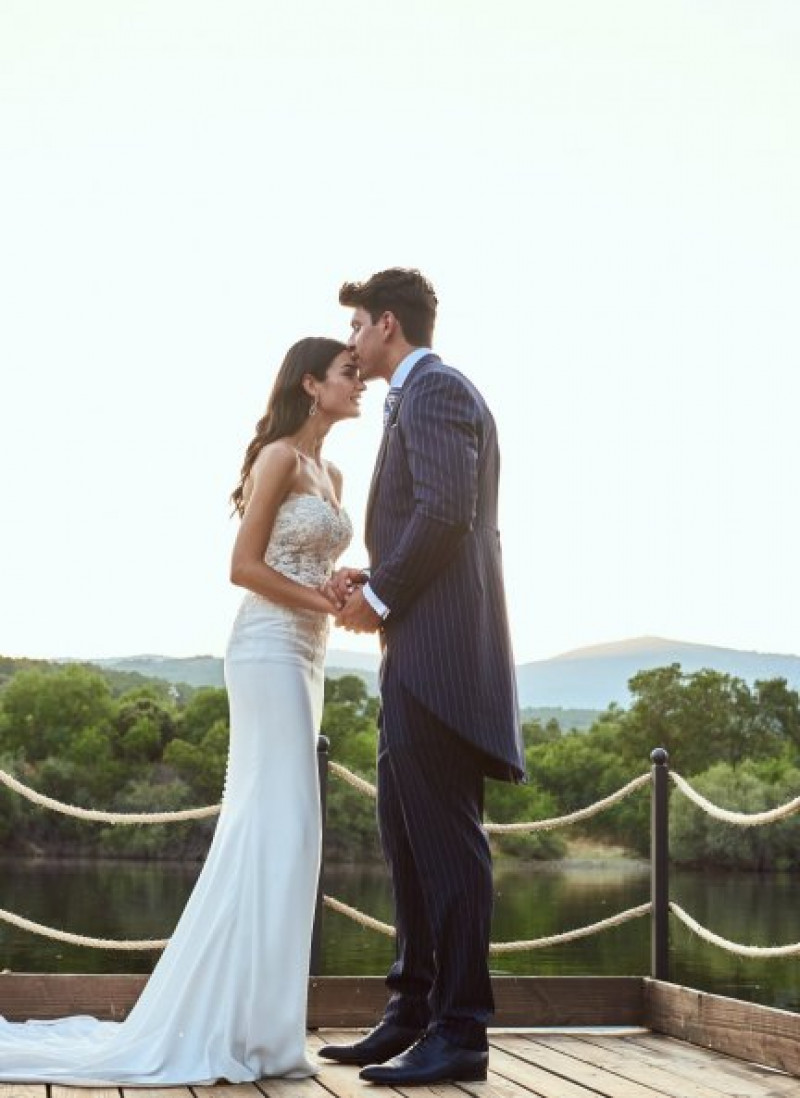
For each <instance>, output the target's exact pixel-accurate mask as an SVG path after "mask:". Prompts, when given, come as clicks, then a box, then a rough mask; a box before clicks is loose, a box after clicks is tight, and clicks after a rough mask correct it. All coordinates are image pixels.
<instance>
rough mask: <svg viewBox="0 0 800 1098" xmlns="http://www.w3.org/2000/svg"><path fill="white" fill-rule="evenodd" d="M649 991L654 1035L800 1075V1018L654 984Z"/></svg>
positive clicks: (648, 1012)
mask: <svg viewBox="0 0 800 1098" xmlns="http://www.w3.org/2000/svg"><path fill="white" fill-rule="evenodd" d="M644 989H645V1019H646V1020H645V1024H646V1025H648V1026H649V1028H650V1029H653V1030H656V1031H657V1032H659V1033H666V1034H669V1036H670V1037H679V1038H680V1039H681V1040H683V1041H689V1042H691V1043H692V1044H695V1045H701V1046H703V1047H705V1048H713V1049H716V1050H717V1051H719V1052H727V1053H730V1055H732V1056H738V1057H739V1058H740V1059H743V1060H752V1061H754V1062H755V1063H757V1064H767V1065H769V1066H770V1067H775V1068H780V1069H781V1070H782V1071H786V1072H788V1073H789V1074H790V1075H800V1014H793V1013H792V1012H791V1011H788V1010H777V1009H776V1008H775V1007H765V1006H760V1005H758V1004H756V1003H743V1002H741V1001H740V1000H738V999H726V998H724V997H723V996H721V995H708V994H706V992H704V991H694V990H693V989H691V988H686V987H680V986H678V985H677V984H668V983H665V982H663V981H661V980H651V979H649V978H645V979H644Z"/></svg>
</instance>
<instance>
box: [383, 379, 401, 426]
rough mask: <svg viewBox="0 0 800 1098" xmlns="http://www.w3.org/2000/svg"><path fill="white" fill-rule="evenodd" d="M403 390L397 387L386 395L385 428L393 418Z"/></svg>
mask: <svg viewBox="0 0 800 1098" xmlns="http://www.w3.org/2000/svg"><path fill="white" fill-rule="evenodd" d="M402 391H403V390H402V389H401V388H400V387H399V386H397V385H395V386H392V388H391V389H390V390H389V392H388V393H387V394H386V400H385V401H384V402H383V426H384V427H388V426H389V423H390V421H391V418H392V412H393V411H394V409H395V407H396V405H397V403H398V401H399V400H400V394H401V392H402Z"/></svg>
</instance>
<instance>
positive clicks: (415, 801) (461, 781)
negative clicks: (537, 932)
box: [378, 652, 494, 1049]
mask: <svg viewBox="0 0 800 1098" xmlns="http://www.w3.org/2000/svg"><path fill="white" fill-rule="evenodd" d="M483 783H484V777H483V769H482V767H481V764H480V760H479V757H478V753H477V751H476V749H475V748H474V747H472V745H470V744H469V743H467V742H466V741H464V740H463V739H461V738H460V737H459V736H457V735H456V733H455V732H453V731H452V730H451V729H450V728H448V727H447V725H445V724H444V723H443V722H442V721H441V720H439V718H438V717H437V716H436V715H435V714H433V713H432V712H431V711H430V710H429V709H427V708H425V706H423V705H422V704H421V703H420V702H419V701H418V700H417V699H416V698H415V697H414V696H413V695H412V694H411V693H410V692H409V691H408V690H407V689H406V688H405V687H404V686H403V684H402V683H401V682H400V680H399V679H398V678H397V676H396V675H395V674H393V672H392V667H391V656H390V653H389V652H387V653H386V654H385V657H384V665H383V669H382V677H381V716H380V737H379V741H378V823H379V827H380V835H381V843H382V846H383V853H384V857H385V858H386V861H387V864H388V866H389V870H390V874H391V879H392V889H393V893H394V902H395V925H396V927H397V955H396V961H395V963H394V965H393V966H392V968H391V970H390V972H389V975H388V978H387V981H386V983H387V986H388V987H389V989H390V990H391V992H392V995H391V998H390V1001H389V1004H388V1006H387V1009H386V1017H387V1018H388V1019H391V1020H393V1021H395V1022H397V1023H399V1024H401V1025H409V1026H419V1027H421V1028H424V1027H428V1028H430V1029H432V1030H434V1031H435V1032H436V1033H438V1034H440V1035H441V1036H443V1037H445V1038H446V1039H447V1040H449V1041H451V1042H452V1043H454V1044H457V1045H460V1046H462V1047H465V1048H473V1049H484V1048H486V1047H487V1045H486V1024H487V1020H488V1018H489V1016H490V1014H491V1013H492V1011H493V1010H494V1001H493V998H492V987H491V980H490V978H489V962H488V950H489V934H490V929H491V916H492V899H493V887H492V863H491V853H490V850H489V843H488V840H487V837H486V832H485V830H484V828H483V823H482V817H483Z"/></svg>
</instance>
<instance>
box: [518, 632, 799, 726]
mask: <svg viewBox="0 0 800 1098" xmlns="http://www.w3.org/2000/svg"><path fill="white" fill-rule="evenodd" d="M671 663H679V664H680V665H681V667H682V668H683V670H684V671H687V672H692V671H700V670H702V669H703V668H711V669H712V670H714V671H722V672H724V673H725V674H728V675H736V676H737V677H738V678H741V679H744V680H745V681H746V682H748V683H750V684H751V685H752V683H754V682H755V681H756V679H776V678H782V679H786V680H787V682H788V683H789V685H790V686H791V687H792V688H793V689H795V690H798V689H800V657H798V656H785V655H775V654H772V653H764V652H742V651H739V650H738V649H735V648H714V647H712V646H710V645H704V644H688V643H686V642H684V641H674V640H665V639H664V638H662V637H637V638H634V639H632V640H625V641H618V642H615V643H612V644H598V645H595V646H593V647H591V648H580V649H577V650H576V651H574V652H565V653H564V654H563V655H561V656H554V657H553V658H552V659H548V660H537V661H535V662H534V663H526V664H523V665H522V666H520V667H518V668H517V683H518V686H519V695H520V705H522V706H529V705H535V706H549V705H562V706H574V707H576V708H587V709H605V708H606V706H608V705H609V704H611V702H616V703H617V704H618V705H622V706H627V705H628V703H629V701H630V694H629V693H628V686H627V684H628V679H630V678H631V677H632V676H633V675H635V674H636V672H637V671H646V670H650V669H652V668H654V667H665V666H668V665H669V664H671Z"/></svg>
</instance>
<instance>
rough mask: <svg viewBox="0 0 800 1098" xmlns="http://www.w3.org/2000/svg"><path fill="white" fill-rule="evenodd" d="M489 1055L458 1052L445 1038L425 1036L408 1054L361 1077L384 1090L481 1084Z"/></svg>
mask: <svg viewBox="0 0 800 1098" xmlns="http://www.w3.org/2000/svg"><path fill="white" fill-rule="evenodd" d="M488 1066H489V1053H488V1052H479V1051H477V1050H475V1049H471V1048H459V1046H458V1045H454V1044H451V1043H450V1041H446V1040H445V1039H444V1037H439V1036H438V1035H437V1034H435V1033H426V1034H425V1035H424V1036H423V1037H421V1038H420V1040H419V1041H417V1043H416V1044H415V1045H413V1046H412V1047H411V1048H410V1049H409V1050H408V1052H403V1053H401V1054H400V1055H399V1056H395V1057H394V1059H393V1060H389V1061H388V1062H387V1063H384V1064H370V1065H369V1066H368V1067H365V1068H364V1069H363V1070H362V1071H360V1072H359V1073H358V1074H359V1076H360V1077H361V1078H362V1079H364V1080H366V1082H368V1083H383V1084H384V1085H385V1086H392V1087H395V1086H396V1087H399V1086H406V1087H413V1086H430V1085H431V1084H432V1083H459V1082H482V1081H483V1080H484V1079H485V1078H486V1071H487V1068H488Z"/></svg>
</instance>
